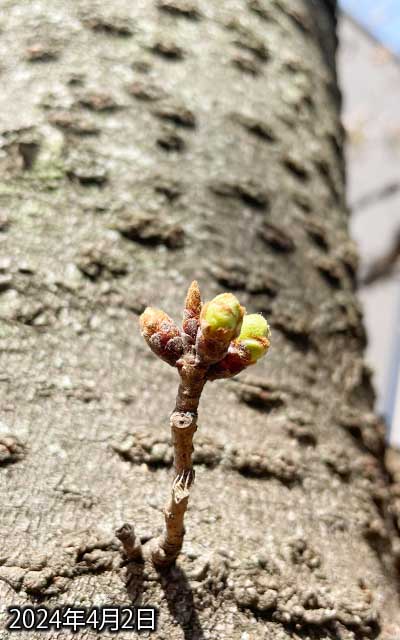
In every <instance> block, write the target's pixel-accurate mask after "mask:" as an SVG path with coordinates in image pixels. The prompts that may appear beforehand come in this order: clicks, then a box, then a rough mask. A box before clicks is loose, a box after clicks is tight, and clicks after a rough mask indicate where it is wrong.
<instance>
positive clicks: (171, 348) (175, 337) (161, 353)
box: [140, 307, 183, 367]
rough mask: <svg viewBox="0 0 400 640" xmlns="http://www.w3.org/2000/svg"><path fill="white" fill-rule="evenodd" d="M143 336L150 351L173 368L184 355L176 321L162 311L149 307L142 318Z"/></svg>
mask: <svg viewBox="0 0 400 640" xmlns="http://www.w3.org/2000/svg"><path fill="white" fill-rule="evenodd" d="M140 328H141V331H142V336H143V337H144V339H145V340H146V342H147V344H148V345H149V347H150V349H151V350H152V351H153V352H154V353H155V354H156V355H157V356H158V357H159V358H161V359H162V360H165V361H166V362H168V364H170V365H172V366H173V367H174V366H176V362H177V360H178V359H179V358H180V357H181V355H182V353H183V339H182V335H181V332H180V330H179V329H178V327H177V326H176V324H175V323H174V321H173V320H172V319H171V318H170V317H169V316H168V315H167V314H166V313H165V312H164V311H161V310H160V309H155V308H153V307H147V309H145V310H144V312H143V313H142V315H141V316H140Z"/></svg>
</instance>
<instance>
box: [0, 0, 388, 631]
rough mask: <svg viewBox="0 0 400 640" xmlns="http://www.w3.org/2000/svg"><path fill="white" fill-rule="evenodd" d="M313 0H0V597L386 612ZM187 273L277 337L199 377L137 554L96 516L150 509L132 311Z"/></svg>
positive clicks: (150, 445) (321, 42) (330, 115)
mask: <svg viewBox="0 0 400 640" xmlns="http://www.w3.org/2000/svg"><path fill="white" fill-rule="evenodd" d="M332 5H333V3H331V2H329V3H327V2H322V0H321V1H320V2H317V1H316V0H314V1H313V2H310V1H308V0H271V1H268V2H267V0H248V1H247V2H246V0H219V1H218V2H217V1H212V0H198V2H196V5H193V3H192V0H168V2H167V0H160V2H159V3H158V5H157V4H156V3H155V2H153V0H151V2H150V1H149V0H141V1H138V2H131V1H128V0H115V1H114V2H113V3H99V4H97V5H95V4H94V3H92V2H89V1H78V0H73V1H70V2H65V1H61V0H52V1H51V2H50V1H48V0H37V1H36V2H34V3H28V2H17V1H16V0H3V2H2V8H3V9H4V10H3V12H2V15H1V18H0V27H1V33H0V60H1V83H2V93H1V96H0V111H1V114H2V124H1V129H2V131H1V135H2V138H1V140H2V147H1V156H0V163H1V172H2V178H3V179H2V182H1V185H0V204H1V218H0V224H1V231H0V236H1V245H0V246H1V260H0V289H1V295H0V315H1V317H2V321H1V325H0V327H1V337H0V347H1V373H0V382H1V384H0V390H1V396H2V403H1V425H0V426H1V443H0V453H1V457H0V462H1V467H0V482H1V487H2V488H1V505H2V512H1V522H0V536H1V550H2V551H1V566H0V579H1V580H0V603H1V608H2V611H4V609H5V607H6V606H8V605H11V604H26V603H28V602H37V601H40V602H45V603H46V604H47V605H49V606H54V605H55V604H60V603H74V602H75V603H81V604H87V605H91V604H109V603H114V604H116V603H128V602H131V601H136V602H139V601H141V602H145V603H150V604H153V605H156V606H159V607H160V616H159V629H158V632H157V633H155V634H154V636H153V637H157V638H160V639H161V638H171V639H178V638H192V639H193V640H195V639H196V638H197V639H199V638H212V640H215V639H219V638H221V639H224V640H228V639H229V640H239V639H242V640H246V639H247V640H249V639H251V640H253V639H254V640H255V639H256V638H257V639H259V638H266V639H272V638H273V639H274V640H284V639H285V638H304V639H306V638H319V639H321V640H322V639H328V638H335V637H337V638H341V639H342V640H351V639H354V638H368V637H380V638H382V639H383V638H385V639H386V640H388V639H389V638H392V636H393V638H397V637H398V635H396V633H398V632H396V628H397V629H398V627H396V624H398V623H399V620H398V618H399V603H398V596H399V593H398V582H397V575H396V570H395V563H396V549H395V546H396V530H395V526H394V523H393V519H392V516H391V514H390V513H389V511H388V497H389V490H390V487H389V479H388V477H387V474H386V471H385V468H384V465H383V432H382V428H381V426H380V424H379V421H378V420H377V419H376V418H375V416H374V415H373V413H372V396H373V393H372V389H371V385H370V376H369V372H368V371H367V370H366V369H365V366H364V364H363V360H362V351H363V347H364V341H365V339H364V330H363V326H362V321H361V317H360V311H359V307H358V304H357V300H356V298H355V294H354V271H355V268H356V256H355V252H354V247H353V245H352V244H351V242H350V241H349V237H348V233H347V222H348V212H347V210H346V205H345V198H344V174H343V157H342V142H343V135H342V129H341V125H340V122H339V106H340V99H339V93H338V89H337V85H336V78H335V68H334V50H335V35H334V7H333V6H332ZM193 278H196V279H198V280H199V283H200V287H201V290H202V292H203V293H204V294H205V295H206V296H207V297H208V298H210V297H211V296H213V295H215V294H217V293H219V292H221V291H223V290H233V291H235V292H237V295H238V297H239V298H240V301H241V302H242V304H244V305H245V306H246V307H247V309H248V310H249V311H262V312H265V313H266V315H267V317H268V320H270V322H271V326H272V330H273V335H272V347H271V350H270V353H269V355H268V357H267V358H266V359H265V361H263V362H262V363H261V364H259V365H257V367H256V368H254V370H253V371H251V372H246V373H245V374H241V375H240V376H239V379H238V380H237V381H236V382H233V381H232V382H213V383H210V384H208V385H207V387H206V389H205V391H204V394H203V396H202V401H201V405H200V412H199V429H198V432H197V434H196V436H195V456H194V462H195V466H196V475H197V479H198V481H197V483H196V485H195V486H194V487H193V491H192V496H191V503H190V507H189V511H188V513H187V515H186V527H187V534H186V537H185V543H184V548H183V552H182V555H181V557H180V559H179V562H178V565H177V566H176V567H175V568H174V569H172V570H171V571H170V573H169V574H168V575H167V576H158V575H157V574H156V573H154V572H153V571H152V570H151V569H150V568H148V567H147V566H143V565H140V566H139V565H135V564H134V563H133V564H132V565H131V566H130V565H128V566H125V567H123V566H121V562H120V543H119V541H118V540H117V539H116V538H115V536H114V533H113V532H114V530H115V528H116V527H117V526H119V525H121V524H122V523H124V522H128V523H133V524H134V526H135V532H136V533H137V535H138V536H139V537H140V538H141V540H142V542H144V541H145V540H147V539H148V538H149V537H150V536H151V535H155V534H156V533H157V526H159V527H161V524H162V508H163V503H164V499H165V490H166V488H167V487H168V486H169V478H170V467H171V464H172V458H171V453H172V452H171V447H170V443H169V434H168V416H169V413H170V410H171V407H172V406H173V401H174V396H175V393H176V386H177V383H178V376H177V373H176V371H174V370H173V369H171V368H169V367H167V366H166V365H165V364H163V363H161V362H159V361H157V359H156V358H154V357H153V355H152V354H151V353H150V352H149V350H148V348H147V346H146V345H145V344H144V343H143V341H142V338H141V336H140V333H139V329H138V322H137V318H138V314H139V313H140V312H141V311H142V310H143V308H144V306H145V305H147V304H153V305H157V306H160V307H162V308H163V309H165V310H166V311H167V312H168V313H171V314H175V317H177V316H178V315H179V314H180V312H179V310H180V308H181V306H182V302H183V300H182V298H183V297H184V295H185V291H186V288H187V286H188V284H189V283H190V281H191V280H192V279H193ZM141 567H142V568H141ZM2 624H3V622H2ZM1 633H2V634H3V635H2V636H1V637H7V633H5V632H1ZM390 634H392V635H390ZM87 635H90V634H89V633H88V634H87ZM61 636H62V637H64V635H63V634H62V633H61V632H60V633H59V634H57V633H54V634H53V637H54V638H56V637H61ZM78 636H79V637H84V636H85V633H84V632H80V633H79V634H78ZM19 637H20V638H21V640H23V639H24V638H25V637H26V638H27V639H28V638H29V639H30V640H34V639H35V638H36V634H35V633H26V634H25V633H20V634H19ZM37 637H39V634H37Z"/></svg>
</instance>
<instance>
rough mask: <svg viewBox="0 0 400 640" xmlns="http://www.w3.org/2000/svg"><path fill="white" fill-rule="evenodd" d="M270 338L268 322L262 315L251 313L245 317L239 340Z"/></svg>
mask: <svg viewBox="0 0 400 640" xmlns="http://www.w3.org/2000/svg"><path fill="white" fill-rule="evenodd" d="M270 337H271V331H270V328H269V326H268V322H267V321H266V319H265V318H264V317H263V316H262V315H261V314H260V313H249V314H248V315H245V316H244V318H243V322H242V328H241V330H240V334H239V338H238V340H245V339H246V338H270Z"/></svg>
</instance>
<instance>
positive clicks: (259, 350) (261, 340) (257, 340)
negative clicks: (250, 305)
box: [236, 313, 271, 364]
mask: <svg viewBox="0 0 400 640" xmlns="http://www.w3.org/2000/svg"><path fill="white" fill-rule="evenodd" d="M270 337H271V331H270V328H269V326H268V322H267V321H266V319H265V318H263V316H262V315H260V314H259V313H251V314H249V315H246V316H245V317H244V319H243V323H242V328H241V331H240V334H239V337H238V339H237V340H236V343H237V344H238V346H239V347H240V348H241V349H244V350H245V351H246V353H247V354H248V358H249V364H254V363H256V362H257V360H259V359H260V358H262V356H264V355H265V354H266V353H267V351H268V349H269V345H270V341H269V338H270Z"/></svg>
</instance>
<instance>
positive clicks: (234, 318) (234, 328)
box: [196, 293, 245, 364]
mask: <svg viewBox="0 0 400 640" xmlns="http://www.w3.org/2000/svg"><path fill="white" fill-rule="evenodd" d="M244 313H245V308H244V307H242V306H241V305H240V303H239V301H238V299H237V298H236V297H235V296H234V295H233V294H232V293H221V294H220V295H218V296H216V297H215V298H214V299H213V300H211V301H210V302H207V303H206V304H205V305H204V306H203V308H202V310H201V314H200V331H199V333H198V336H197V344H196V347H197V353H198V355H199V357H200V359H201V360H202V361H204V362H208V363H210V364H211V363H213V362H218V360H221V359H222V358H223V357H224V356H225V355H226V353H227V351H228V348H229V344H230V342H231V341H232V340H234V338H236V337H237V336H238V335H239V333H240V328H241V326H242V319H243V315H244Z"/></svg>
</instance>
